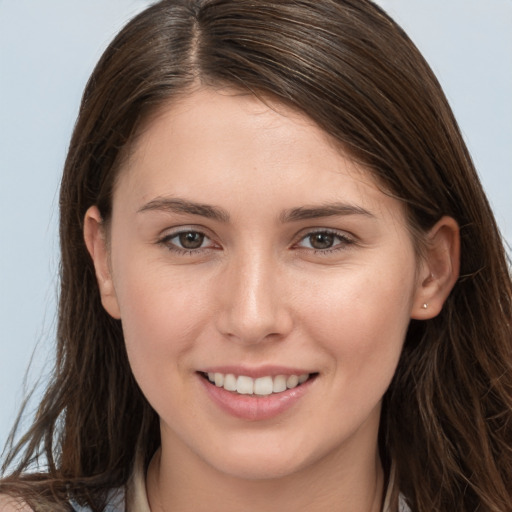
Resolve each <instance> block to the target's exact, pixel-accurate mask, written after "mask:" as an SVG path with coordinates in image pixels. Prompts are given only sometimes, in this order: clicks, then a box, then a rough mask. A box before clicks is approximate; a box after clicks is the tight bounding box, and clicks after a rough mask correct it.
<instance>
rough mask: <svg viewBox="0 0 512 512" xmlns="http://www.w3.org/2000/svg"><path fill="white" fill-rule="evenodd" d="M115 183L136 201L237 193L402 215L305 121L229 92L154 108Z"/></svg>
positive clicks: (205, 92)
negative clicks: (350, 204)
mask: <svg viewBox="0 0 512 512" xmlns="http://www.w3.org/2000/svg"><path fill="white" fill-rule="evenodd" d="M119 182H120V183H119V185H121V188H123V189H124V190H125V191H127V190H128V191H129V190H131V191H132V192H135V193H136V194H137V195H138V196H139V201H144V200H148V199H150V197H151V196H157V195H162V194H172V195H179V196H185V197H187V196H190V195H193V196H194V198H195V199H197V200H200V201H205V202H211V201H212V196H215V198H217V199H219V200H221V199H222V198H226V197H230V196H232V195H233V193H234V191H235V189H240V190H239V191H242V192H243V193H242V194H240V198H242V197H246V196H247V195H248V194H252V196H253V197H254V196H257V195H258V194H260V195H262V196H264V197H262V199H265V200H267V199H268V198H269V197H272V196H275V199H277V198H278V196H279V200H280V201H281V202H282V201H283V200H284V201H285V202H287V203H290V204H287V205H283V207H294V206H296V205H295V204H291V203H292V202H294V201H295V202H299V203H300V202H302V203H308V202H311V201H312V200H318V201H324V202H330V201H339V200H341V199H344V198H348V199H350V200H357V201H358V202H360V203H366V204H362V206H370V203H371V206H372V207H373V208H386V209H387V208H390V207H391V208H392V209H395V210H396V209H397V208H398V209H399V210H401V205H400V204H399V203H398V202H397V201H396V200H393V199H392V198H391V197H389V196H388V195H387V194H385V193H384V192H383V188H382V187H380V186H379V185H378V184H377V183H376V181H375V180H374V178H373V176H372V175H371V173H370V172H369V171H368V170H367V169H365V168H364V167H363V166H362V165H360V164H358V163H356V162H355V161H354V159H352V158H351V157H350V155H349V154H347V153H346V152H344V151H343V150H342V149H341V147H340V144H339V143H337V142H336V141H334V140H333V138H332V137H331V136H329V135H328V134H327V133H326V132H325V131H323V130H322V129H320V128H319V127H318V126H317V125H316V124H315V123H314V122H313V121H312V120H311V119H309V118H308V117H307V116H305V115H304V114H302V113H300V112H297V111H296V110H294V109H292V108H290V107H288V106H285V105H283V104H282V103H279V102H276V101H272V100H268V101H267V100H265V101H262V100H260V99H258V98H256V97H255V96H253V95H249V94H244V93H240V92H239V91H234V90H232V89H222V90H214V89H212V88H202V89H198V90H196V91H194V92H192V93H190V94H188V95H184V96H183V97H181V98H179V99H178V100H176V101H172V102H169V104H167V105H164V106H163V107H162V108H160V109H159V110H158V111H157V112H156V113H155V114H154V115H153V116H152V117H151V119H149V120H148V121H147V122H146V123H145V125H144V127H143V129H142V130H141V132H140V133H139V136H138V138H137V141H136V143H135V144H134V147H133V151H132V154H131V156H130V158H129V160H128V162H127V165H125V166H124V168H123V169H122V171H121V175H120V178H119ZM262 185H263V186H262ZM265 185H266V186H265ZM283 189H285V192H286V194H285V195H284V196H283V194H282V192H283ZM231 198H232V197H231ZM114 199H115V197H114ZM232 199H233V198H232Z"/></svg>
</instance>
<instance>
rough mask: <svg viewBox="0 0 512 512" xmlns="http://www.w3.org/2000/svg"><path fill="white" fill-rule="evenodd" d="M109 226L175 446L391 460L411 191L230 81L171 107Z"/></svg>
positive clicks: (226, 466) (253, 468)
mask: <svg viewBox="0 0 512 512" xmlns="http://www.w3.org/2000/svg"><path fill="white" fill-rule="evenodd" d="M106 236H107V237H108V238H109V243H108V244H107V245H108V253H107V252H106V249H104V250H103V251H104V252H102V250H97V251H96V255H95V263H96V266H97V272H98V276H99V282H100V288H101V291H102V296H103V303H104V306H105V307H106V309H107V310H108V311H109V312H110V314H112V315H113V316H115V317H117V318H121V320H122V325H123V330H124V335H125V340H126V347H127V351H128V356H129V359H130V363H131V366H132V369H133V373H134V375H135V378H136V379H137V381H138V383H139V385H140V387H141V389H142V391H143V392H144V394H145V395H146V397H147V399H148V400H149V402H150V403H151V405H152V406H153V407H154V409H155V410H156V411H157V413H158V415H159V416H160V418H161V429H162V447H163V453H164V454H165V453H166V452H167V453H173V454H174V457H175V460H176V459H178V460H179V459H180V458H181V459H183V460H185V459H190V460H191V459H195V460H196V461H198V464H204V465H205V466H208V467H209V468H213V470H215V471H219V472H222V473H225V474H230V475H236V476H244V477H247V478H268V477H271V476H283V475H287V474H292V473H294V472H297V471H303V470H306V469H307V468H311V467H313V466H315V465H317V464H321V463H322V461H326V460H328V459H329V458H331V459H332V458H337V459H339V460H341V459H343V460H347V461H353V460H354V459H356V458H357V457H360V456H361V454H366V455H367V456H369V457H375V456H376V451H377V431H378V424H379V414H380V404H381V399H382V396H383V394H384V393H385V391H386V388H387V387H388V385H389V383H390V381H391V378H392V376H393V374H394V371H395V368H396V366H397V362H398V359H399V356H400V352H401V349H402V344H403V341H404V336H405V333H406V329H407V326H408V323H409V321H410V318H411V315H412V314H413V312H414V311H415V310H417V309H418V307H420V306H419V301H421V299H420V298H419V296H418V294H419V292H418V290H419V288H420V284H419V282H420V279H419V277H418V268H419V265H418V261H417V258H416V256H415V250H414V246H413V243H412V241H411V238H410V235H409V232H408V229H407V226H406V223H405V216H404V211H403V209H402V206H401V204H400V203H399V202H398V201H397V200H395V199H393V198H391V197H389V196H388V195H386V194H385V193H383V192H382V191H381V189H380V188H379V187H378V186H377V185H376V183H375V182H374V181H373V180H372V178H371V176H370V174H369V173H368V172H367V171H365V169H363V168H361V167H359V166H358V165H356V164H355V163H354V162H353V161H351V160H350V158H348V157H347V156H346V155H344V154H343V153H342V152H341V151H340V150H339V148H337V147H335V145H334V144H333V143H332V141H330V140H329V138H328V137H327V135H325V133H323V132H322V131H321V130H320V129H319V128H318V127H316V126H315V125H314V124H313V123H312V122H311V121H310V120H308V119H307V118H305V117H304V116H302V115H300V114H298V113H296V112H294V111H291V110H289V109H287V108H285V107H283V106H281V105H277V106H276V105H274V106H273V107H272V108H269V107H268V106H267V105H265V104H263V103H262V102H260V101H259V100H257V99H255V98H254V97H252V96H248V95H241V94H236V93H234V92H232V91H231V92H230V91H217V92H216V91H213V90H210V89H202V90H199V91H196V92H194V93H191V94H190V95H189V96H188V97H186V98H184V99H182V100H180V102H178V103H174V104H172V105H169V108H168V109H165V110H163V111H161V112H160V114H159V115H158V116H157V117H156V118H154V119H153V120H152V121H151V122H150V123H149V125H148V126H147V128H146V129H145V131H144V132H143V133H142V135H141V137H140V139H138V141H137V145H136V147H135V151H134V154H133V156H132V158H131V160H130V162H129V163H128V164H127V166H126V168H124V169H123V170H122V172H121V175H120V178H119V181H118V183H117V186H116V189H115V193H114V198H113V215H112V219H111V223H110V227H109V230H108V233H107V235H106ZM100 246H101V241H100ZM92 252H94V251H92Z"/></svg>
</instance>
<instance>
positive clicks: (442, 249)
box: [411, 217, 460, 320]
mask: <svg viewBox="0 0 512 512" xmlns="http://www.w3.org/2000/svg"><path fill="white" fill-rule="evenodd" d="M459 269H460V233H459V226H458V224H457V222H456V221H455V220H454V219H453V218H452V217H442V218H441V219H440V220H439V221H438V222H437V223H436V224H435V226H434V227H433V228H432V229H431V230H430V231H429V233H428V235H427V244H426V249H425V254H424V255H423V258H422V263H421V267H420V271H419V275H418V286H417V290H416V295H415V299H414V304H413V310H412V314H411V317H412V318H414V319H417V320H427V319H430V318H434V317H435V316H437V315H438V314H439V313H440V312H441V310H442V308H443V304H444V302H445V301H446V299H447V298H448V295H449V294H450V292H451V290H452V288H453V286H454V285H455V283H456V282H457V279H458V277H459Z"/></svg>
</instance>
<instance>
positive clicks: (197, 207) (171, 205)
mask: <svg viewBox="0 0 512 512" xmlns="http://www.w3.org/2000/svg"><path fill="white" fill-rule="evenodd" d="M148 211H164V212H170V213H186V214H190V215H200V216H201V217H206V218H208V219H213V220H217V221H219V222H229V213H228V212H226V211H225V210H223V209H222V208H218V207H216V206H211V205H209V204H202V203H196V202H194V201H188V200H185V199H177V198H163V197H157V198H156V199H153V200H152V201H149V203H146V204H145V205H144V206H142V207H141V208H139V210H138V212H140V213H142V212H148Z"/></svg>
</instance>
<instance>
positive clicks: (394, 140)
mask: <svg viewBox="0 0 512 512" xmlns="http://www.w3.org/2000/svg"><path fill="white" fill-rule="evenodd" d="M197 84H202V85H207V86H212V87H216V86H224V85H229V86H231V87H234V88H237V89H240V90H242V91H249V92H251V93H253V94H256V95H258V96H260V97H263V98H265V97H270V98H272V99H277V100H278V101H281V102H283V103H286V104H287V105H289V106H292V107H293V108H295V109H297V110H298V111H301V112H303V113H305V114H306V115H308V116H309V117H310V118H311V119H312V120H313V121H314V122H316V123H317V124H318V125H319V126H320V127H321V128H322V129H324V130H325V131H326V132H327V133H328V134H330V136H331V137H332V138H333V139H334V140H336V141H337V142H338V143H339V144H340V146H341V147H343V149H344V150H345V151H346V152H348V153H349V154H351V155H352V156H353V158H354V159H355V160H356V161H358V162H360V163H362V164H363V165H364V166H365V167H366V168H367V169H368V170H369V171H370V172H371V173H373V174H374V175H375V177H376V179H377V180H378V182H379V183H381V184H382V187H383V188H384V189H385V190H387V191H388V192H389V193H390V194H393V196H395V197H397V198H399V199H400V200H401V201H403V203H404V205H405V207H406V210H407V215H408V220H409V224H410V229H411V233H412V236H413V237H414V239H415V240H416V241H417V245H418V248H419V251H421V241H422V235H423V234H424V233H425V232H426V231H427V230H428V229H429V228H430V227H432V226H433V225H434V224H435V223H436V222H437V221H438V220H439V219H440V218H441V217H442V216H443V215H448V216H451V217H453V218H454V219H455V220H456V221H457V223H458V224H459V226H460V233H461V272H460V278H459V280H458V282H457V284H456V285H455V287H454V289H453V291H452V293H451V295H450V296H449V298H448V300H447V301H446V303H445V306H444V308H443V310H442V312H441V313H440V314H439V315H438V316H437V317H435V318H434V319H432V320H428V321H418V320H412V321H411V324H410V327H409V330H408V333H407V337H406V340H405V346H404V350H403V354H402V357H401V360H400V362H399V365H398V369H397V372H396V375H395V377H394V380H393V382H392V384H391V386H390V388H389V390H388V391H387V393H386V395H385V396H384V404H383V413H382V423H381V432H380V442H381V452H382V455H383V458H384V460H385V461H388V463H389V461H391V460H392V461H393V463H394V465H395V468H396V480H395V485H396V489H395V493H394V494H395V500H396V499H397V496H398V492H401V493H402V494H403V496H404V497H405V498H406V500H407V502H408V504H409V505H410V507H411V509H412V510H413V511H414V512H434V511H436V512H473V511H474V512H476V511H478V512H511V511H512V284H511V277H510V266H509V262H508V260H507V256H506V252H505V250H504V247H503V243H502V241H501V237H500V233H499V231H498V228H497V226H496V223H495V220H494V217H493V214H492V212H491V209H490V207H489V204H488V202H487V200H486V197H485V195H484V192H483V190H482V187H481V184H480V182H479V179H478V177H477V174H476V172H475V169H474V166H473V164H472V162H471V159H470V156H469V154H468V151H467V149H466V147H465V144H464V142H463V140H462V137H461V134H460V132H459V129H458V126H457V123H456V121H455V119H454V117H453V114H452V112H451V110H450V107H449V106H448V103H447V101H446V99H445V96H444V94H443V92H442V90H441V88H440V86H439V84H438V82H437V80H436V78H435V77H434V75H433V73H432V71H431V70H430V68H429V67H428V65H427V64H426V62H425V61H424V59H423V58H422V56H421V55H420V54H419V52H418V51H417V49H416V48H415V47H414V45H413V44H412V42H411V41H410V40H409V39H408V37H407V36H406V35H405V34H404V32H403V31H402V30H401V29H400V28H399V27H398V26H397V25H396V24H395V23H394V22H393V21H392V20H391V19H390V18H389V17H388V16H387V15H386V14H385V13H384V12H383V11H382V10H381V9H380V8H378V7H377V6H375V5H374V4H373V3H372V2H370V1H368V0H300V1H297V0H280V1H277V0H260V1H258V2H254V1H253V0H190V1H187V0H164V1H161V2H158V3H156V4H155V5H153V6H151V7H150V8H148V9H147V10H145V11H144V12H143V13H141V14H140V15H138V16H137V17H136V18H134V19H133V20H132V21H131V22H130V23H129V24H128V25H127V26H126V27H125V28H124V29H123V30H122V31H121V32H120V34H119V35H118V36H117V37H116V38H115V40H114V41H113V42H112V43H111V44H110V46H109V47H108V48H107V50H106V51H105V53H104V55H103V56H102V58H101V60H100V62H99V63H98V65H97V66H96V69H95V70H94V72H93V75H92V76H91V78H90V80H89V82H88V84H87V87H86V90H85V92H84V96H83V100H82V104H81V108H80V113H79V117H78V120H77V123H76V126H75V129H74V133H73V136H72V140H71V144H70V147H69V153H68V156H67V160H66V164H65V169H64V174H63V178H62V184H61V193H60V211H61V214H60V241H61V242H60V243H61V258H62V260H61V275H60V279H61V281H60V283H61V291H60V305H59V323H58V332H57V348H56V363H55V370H54V372H53V376H52V379H51V382H50V383H49V386H48V388H47V390H46V393H45V395H44V397H43V399H42V401H41V403H40V406H39V409H38V411H37V414H36V416H35V419H34V421H33V424H32V426H31V427H30V429H29V430H28V432H27V433H25V434H24V435H22V436H21V437H19V440H18V441H17V442H16V443H14V442H11V446H10V447H9V449H8V450H7V453H6V457H5V462H4V467H3V470H4V477H3V479H2V480H1V481H0V493H5V494H10V495H12V496H19V497H22V498H23V499H24V500H25V501H26V502H27V503H28V504H29V505H30V506H31V507H32V508H33V509H34V510H36V511H47V510H52V511H60V510H68V509H69V505H68V499H69V497H70V496H71V497H73V499H75V500H76V501H78V502H79V503H83V504H88V505H89V506H90V507H91V509H92V510H94V511H101V510H102V509H103V507H104V504H105V499H106V495H107V492H108V491H109V490H110V489H112V488H115V487H120V486H123V485H124V484H125V483H126V481H127V479H128V477H129V475H130V472H131V470H132V467H133V464H134V459H135V456H136V454H137V453H141V454H142V456H143V457H144V459H145V461H146V463H147V462H148V461H149V458H150V457H151V455H152V454H153V453H154V451H155V450H156V448H157V447H158V445H159V426H158V417H157V415H156V414H155V412H154V411H153V410H152V409H151V407H150V406H149V404H148V403H147V401H146V400H145V398H144V396H143V395H142V393H141V391H140V390H139V388H138V386H137V384H136V382H135V380H134V378H133V377H132V374H131V370H130V366H129V363H128V358H127V355H126V350H125V347H124V342H123V333H122V327H121V324H120V322H119V321H117V320H114V319H112V318H111V317H110V316H109V315H108V314H107V313H106V312H105V310H104V309H103V307H102V305H101V300H100V296H99V292H98V288H97V284H96V277H95V273H94V268H93V265H92V262H91V260H90V257H89V255H88V253H87V251H86V247H85V244H84V241H83V219H84V215H85V212H86V211H87V209H88V208H89V207H90V206H91V205H94V204H95V205H97V206H98V208H99V210H100V212H101V214H102V216H103V219H104V222H106V223H108V220H109V217H110V213H111V198H112V191H113V188H114V186H115V182H116V176H117V173H118V172H119V170H120V169H121V168H122V166H123V162H124V161H125V159H126V158H127V156H128V155H129V153H130V149H131V147H132V146H133V143H134V140H135V139H136V137H137V135H138V133H139V132H140V130H141V128H142V127H143V125H144V123H145V121H146V120H147V119H148V118H150V117H151V116H152V115H153V114H154V113H155V111H157V110H158V108H159V107H160V106H162V105H164V104H168V103H169V102H172V100H173V99H174V98H176V97H178V96H179V95H180V94H186V93H187V91H190V90H191V89H192V88H193V87H195V86H196V85H197ZM11 439H14V435H13V436H12V438H11ZM34 467H37V468H39V469H38V471H37V472H31V471H30V470H31V468H34Z"/></svg>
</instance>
